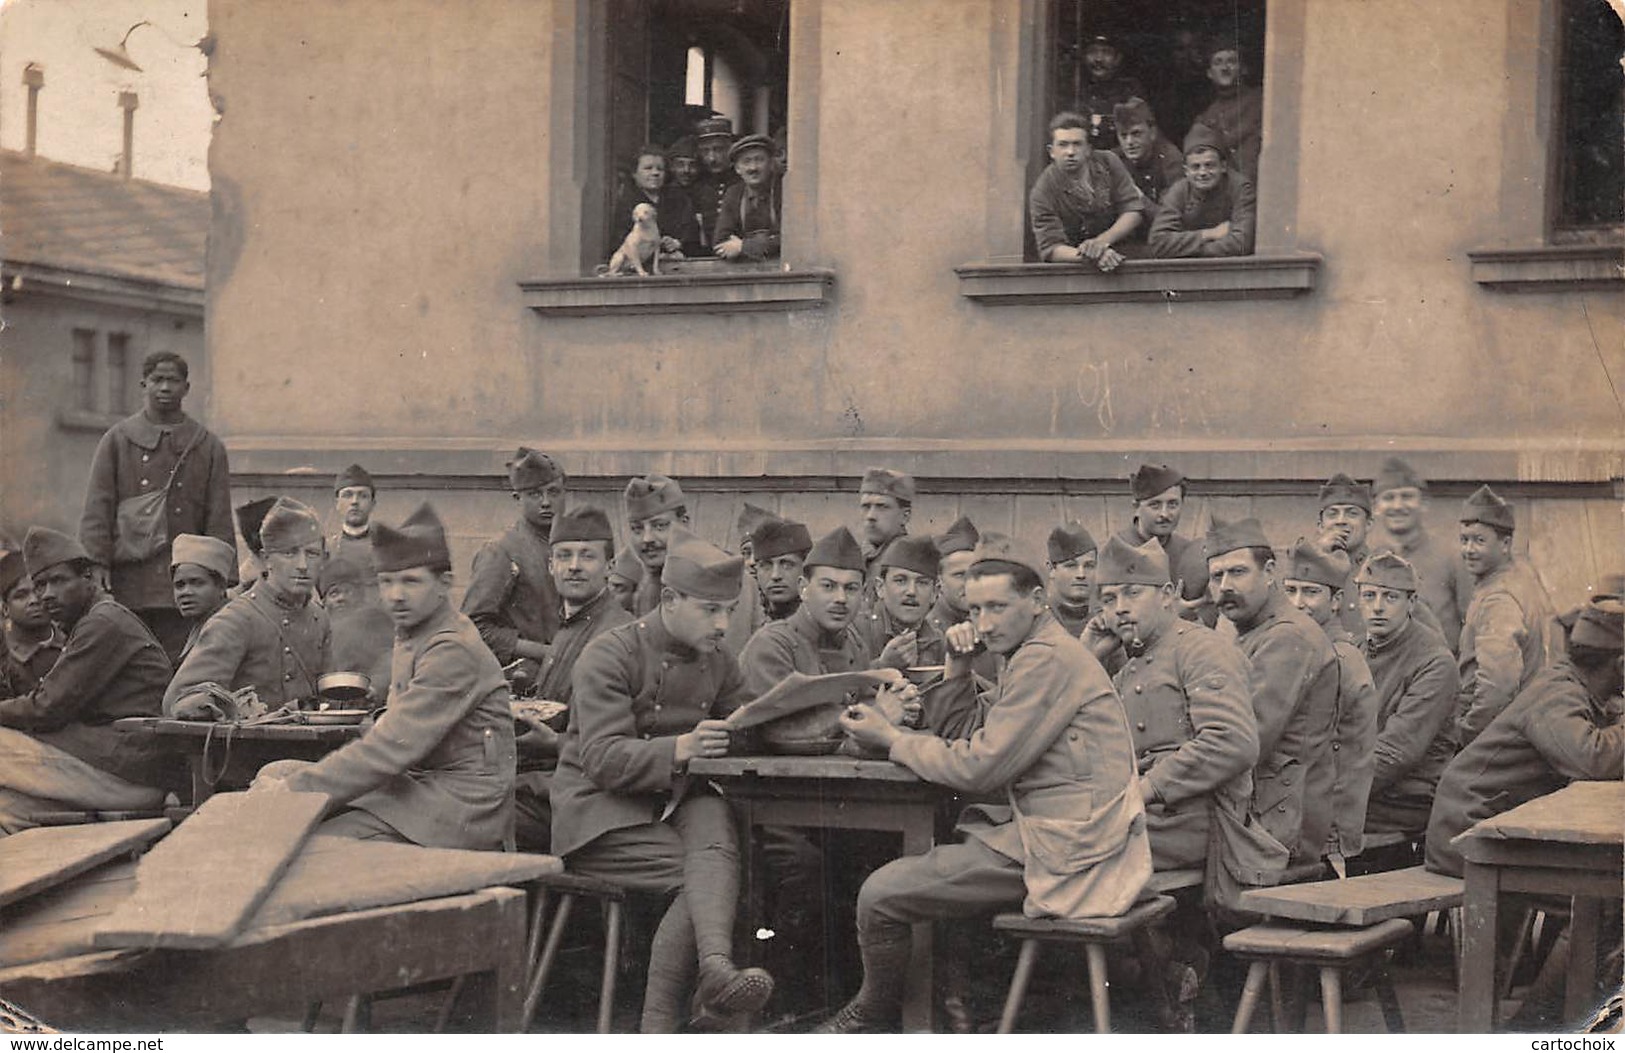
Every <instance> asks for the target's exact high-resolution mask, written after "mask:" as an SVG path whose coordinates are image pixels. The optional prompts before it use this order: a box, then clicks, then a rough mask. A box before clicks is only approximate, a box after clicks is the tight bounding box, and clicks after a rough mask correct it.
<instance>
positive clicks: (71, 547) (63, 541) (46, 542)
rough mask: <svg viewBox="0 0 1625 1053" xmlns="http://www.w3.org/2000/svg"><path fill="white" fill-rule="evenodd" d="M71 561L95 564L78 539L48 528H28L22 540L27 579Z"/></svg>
mask: <svg viewBox="0 0 1625 1053" xmlns="http://www.w3.org/2000/svg"><path fill="white" fill-rule="evenodd" d="M73 560H80V561H82V562H85V563H94V562H95V560H93V559H91V558H90V553H88V552H86V551H85V546H83V545H81V544H79V539H78V538H74V537H69V536H68V535H66V534H64V533H62V532H61V531H59V530H52V529H50V528H49V527H29V528H28V535H27V536H26V537H24V538H23V564H24V566H26V567H27V568H28V576H29V577H31V578H32V577H34V576H36V575H37V574H39V573H40V572H41V571H43V570H45V569H47V568H49V567H54V566H56V565H57V564H58V563H69V562H72V561H73Z"/></svg>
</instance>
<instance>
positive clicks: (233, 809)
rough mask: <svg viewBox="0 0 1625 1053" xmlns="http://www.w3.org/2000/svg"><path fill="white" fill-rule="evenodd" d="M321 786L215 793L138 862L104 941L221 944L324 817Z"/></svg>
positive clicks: (159, 944)
mask: <svg viewBox="0 0 1625 1053" xmlns="http://www.w3.org/2000/svg"><path fill="white" fill-rule="evenodd" d="M326 806H327V795H326V794H320V793H221V794H215V795H214V796H213V797H211V798H209V799H208V800H207V801H205V802H204V803H203V805H202V806H201V807H199V808H198V810H197V811H196V812H194V813H192V816H191V817H190V818H188V819H187V820H186V821H185V822H184V823H182V824H181V825H180V826H178V827H176V828H175V832H174V833H173V834H171V835H170V836H169V837H167V838H165V839H164V840H163V841H162V842H160V843H159V845H158V846H157V847H156V848H154V849H153V850H152V851H151V852H149V853H147V856H146V858H144V859H142V861H141V864H140V865H139V866H138V867H137V868H136V890H135V894H134V895H132V896H131V897H130V898H129V899H128V900H126V901H125V902H124V904H123V905H121V906H120V907H119V909H118V910H117V911H115V912H114V913H113V914H112V915H110V916H109V917H108V919H107V922H106V924H105V925H104V927H103V928H102V930H101V931H100V932H98V933H97V934H96V946H98V947H181V948H192V949H197V948H208V947H218V946H220V945H222V944H224V943H226V942H227V941H228V940H230V939H232V938H233V937H234V936H236V935H237V934H238V933H239V932H241V931H242V929H243V926H244V924H246V923H247V921H248V919H249V918H250V917H251V916H252V915H253V913H254V910H255V908H257V907H258V906H259V905H260V904H261V903H262V902H264V900H265V897H266V896H267V895H269V894H270V892H271V889H272V887H273V886H274V885H275V884H276V881H277V879H278V878H280V877H281V876H282V873H283V871H285V870H286V869H287V868H288V865H289V864H290V863H291V862H293V858H294V856H295V855H296V854H297V853H298V851H299V847H300V846H301V845H303V844H304V843H305V838H306V837H308V836H309V835H310V831H311V830H312V829H314V828H315V826H316V824H317V823H318V822H319V821H320V820H321V817H322V811H323V809H324V808H326Z"/></svg>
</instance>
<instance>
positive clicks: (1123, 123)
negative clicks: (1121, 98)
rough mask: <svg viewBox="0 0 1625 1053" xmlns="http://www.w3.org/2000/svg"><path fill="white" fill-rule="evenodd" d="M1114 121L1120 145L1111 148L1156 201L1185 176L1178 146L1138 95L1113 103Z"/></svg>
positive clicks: (1141, 189) (1149, 198)
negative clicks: (1169, 139)
mask: <svg viewBox="0 0 1625 1053" xmlns="http://www.w3.org/2000/svg"><path fill="white" fill-rule="evenodd" d="M1112 122H1113V123H1114V124H1116V125H1117V146H1116V147H1115V148H1114V149H1113V151H1112V152H1113V153H1115V154H1117V156H1118V157H1120V158H1122V159H1123V166H1124V167H1125V168H1127V169H1128V174H1129V175H1130V176H1131V177H1133V179H1134V185H1135V186H1137V187H1139V188H1140V193H1142V194H1144V195H1145V196H1146V200H1147V201H1149V202H1151V203H1152V204H1153V205H1155V204H1156V203H1157V202H1159V201H1161V200H1162V198H1163V195H1164V194H1166V193H1167V192H1168V189H1169V188H1170V187H1172V186H1173V185H1174V184H1175V183H1177V182H1179V181H1180V180H1181V179H1183V178H1184V176H1185V159H1184V157H1182V156H1181V155H1180V152H1179V147H1177V146H1175V145H1174V144H1173V143H1171V142H1169V141H1168V137H1167V136H1165V135H1163V134H1162V132H1161V130H1160V129H1158V127H1157V118H1156V117H1155V116H1154V115H1153V114H1152V113H1151V107H1150V106H1149V105H1148V104H1147V103H1146V101H1145V100H1144V99H1142V98H1139V97H1138V96H1136V97H1134V98H1131V99H1129V100H1128V101H1127V102H1120V103H1118V104H1117V105H1116V106H1113V107H1112ZM1142 229H1143V228H1142ZM1136 233H1139V232H1138V231H1136Z"/></svg>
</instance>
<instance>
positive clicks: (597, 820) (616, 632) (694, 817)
mask: <svg viewBox="0 0 1625 1053" xmlns="http://www.w3.org/2000/svg"><path fill="white" fill-rule="evenodd" d="M669 542H670V549H669V552H668V553H665V554H663V555H664V558H663V559H662V571H663V573H662V576H661V577H662V583H661V589H660V604H659V606H658V607H656V608H655V609H654V610H652V611H650V612H648V613H647V614H645V615H643V616H642V617H640V618H638V619H637V620H636V621H633V622H631V623H630V624H627V625H622V626H618V627H616V628H614V629H611V630H609V631H608V632H606V633H604V634H603V635H601V636H599V637H598V638H597V639H596V640H594V641H592V643H590V644H588V645H587V647H586V649H585V650H584V651H583V652H582V654H581V657H580V659H578V660H577V662H576V668H575V673H574V676H573V678H572V680H573V685H574V688H573V690H574V695H573V698H572V699H571V709H572V712H571V717H570V727H569V729H568V730H567V731H566V732H565V736H564V748H563V750H562V752H561V754H560V757H559V767H558V772H557V773H556V774H555V775H554V777H553V851H554V852H555V853H556V854H558V855H560V856H563V857H564V859H565V862H566V863H567V864H568V867H569V869H570V871H571V872H572V873H577V874H584V875H587V876H589V877H598V878H603V879H605V880H607V881H612V882H614V883H615V884H617V885H620V886H622V887H624V888H628V889H630V890H632V891H637V892H646V893H652V894H655V895H662V896H671V897H674V898H673V899H672V900H671V905H670V906H669V907H668V908H667V909H666V913H665V915H664V916H663V917H662V919H661V921H660V926H659V928H658V929H657V930H656V932H655V936H654V942H653V944H652V946H651V948H650V951H649V979H648V985H647V987H646V988H645V990H644V999H643V1018H642V1022H641V1030H642V1031H644V1032H658V1033H669V1032H672V1031H675V1030H676V1029H677V1027H678V1025H679V1024H680V1023H682V1022H683V1021H685V1020H687V1019H688V1012H687V1010H688V1006H689V992H690V989H691V988H693V987H694V986H695V980H696V960H695V959H696V955H697V957H698V963H697V964H698V970H697V972H698V992H697V996H698V1002H699V1004H700V1006H701V1007H702V1009H704V1010H706V1011H707V1012H710V1013H712V1014H714V1015H718V1016H723V1017H732V1016H736V1015H742V1014H747V1013H752V1012H755V1011H756V1010H758V1009H760V1008H761V1007H762V1005H763V1004H764V1003H765V1002H766V1001H767V999H768V997H769V996H770V995H771V994H772V991H773V981H772V978H771V977H770V976H769V975H768V974H767V973H766V972H764V971H763V970H760V969H745V970H740V969H738V968H736V967H735V966H734V961H733V927H734V914H735V910H736V909H737V906H738V900H739V846H738V842H737V838H736V834H735V826H734V822H733V817H732V815H731V814H730V812H729V811H728V806H727V803H726V802H724V801H723V800H722V798H721V797H719V796H717V794H716V793H715V791H714V790H712V789H711V787H710V786H709V785H708V784H707V783H705V782H704V781H703V780H690V779H689V778H688V777H687V775H686V771H687V767H688V763H689V761H691V760H692V759H694V758H695V757H721V756H724V755H726V754H727V752H728V725H727V724H726V723H725V720H724V718H726V717H727V716H728V714H730V713H732V712H733V711H734V710H735V709H737V708H738V707H739V706H741V705H743V704H744V703H745V702H747V701H748V700H749V699H750V697H751V695H750V692H749V691H748V690H747V689H746V687H745V682H744V678H743V676H741V674H740V672H739V665H738V663H736V662H735V661H734V659H733V657H732V656H731V655H729V654H728V653H727V652H726V651H725V650H723V649H722V646H721V644H722V638H723V636H724V634H725V633H726V632H727V629H728V617H729V614H730V612H731V610H732V608H733V605H734V604H736V603H738V602H739V593H740V590H741V588H742V586H743V584H744V574H745V562H744V560H743V559H741V558H740V557H738V556H730V555H728V553H726V552H723V551H722V550H721V549H719V548H716V547H715V546H712V545H710V544H707V543H706V542H704V541H701V540H700V539H699V538H696V537H694V536H693V535H692V534H689V533H688V532H687V531H686V530H676V531H673V532H671V533H670V534H669Z"/></svg>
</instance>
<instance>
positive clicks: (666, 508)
mask: <svg viewBox="0 0 1625 1053" xmlns="http://www.w3.org/2000/svg"><path fill="white" fill-rule="evenodd" d="M686 503H687V498H685V497H684V496H683V488H682V487H680V486H678V485H677V481H676V480H675V479H668V478H666V477H665V476H664V475H648V476H633V478H632V480H631V482H629V483H627V484H626V515H627V518H629V519H648V518H649V517H650V516H655V515H659V514H660V513H662V512H671V511H675V510H676V509H679V508H682V507H683V506H684V505H685V504H686Z"/></svg>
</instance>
